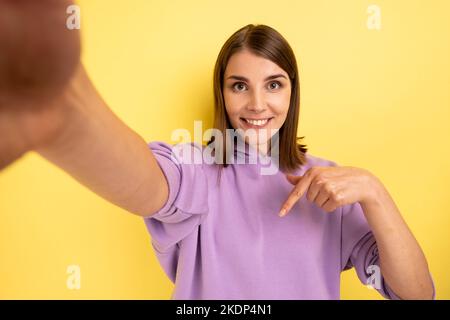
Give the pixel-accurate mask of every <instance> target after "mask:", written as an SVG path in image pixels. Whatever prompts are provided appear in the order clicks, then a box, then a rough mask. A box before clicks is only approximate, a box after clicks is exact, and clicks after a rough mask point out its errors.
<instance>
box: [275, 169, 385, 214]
mask: <svg viewBox="0 0 450 320" xmlns="http://www.w3.org/2000/svg"><path fill="white" fill-rule="evenodd" d="M286 178H287V179H288V181H289V182H290V183H292V184H293V185H295V187H294V189H293V190H292V192H291V193H290V195H289V197H288V199H287V200H286V202H285V203H284V205H283V206H282V208H281V211H280V213H279V216H280V217H283V216H285V215H286V214H287V213H288V212H289V210H290V209H291V208H292V207H293V206H294V204H295V203H296V202H297V201H298V200H299V199H300V198H301V197H302V196H303V195H304V194H305V193H306V198H307V199H308V200H309V201H311V202H314V203H315V204H316V205H317V206H319V207H320V208H322V209H323V210H325V211H326V212H332V211H334V210H336V209H337V208H339V207H341V206H344V205H347V204H352V203H355V202H360V203H361V204H362V203H364V202H369V201H372V200H373V199H375V197H376V186H377V185H378V183H379V180H378V179H377V178H376V177H375V176H374V175H373V174H371V173H370V172H369V171H367V170H365V169H360V168H354V167H312V168H310V169H308V170H307V171H306V172H305V174H304V175H303V176H294V175H286Z"/></svg>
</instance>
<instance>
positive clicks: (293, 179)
mask: <svg viewBox="0 0 450 320" xmlns="http://www.w3.org/2000/svg"><path fill="white" fill-rule="evenodd" d="M302 178H303V176H294V175H292V174H287V175H286V179H287V180H288V181H289V182H290V183H291V184H293V185H294V186H295V185H297V183H299V181H300V180H302Z"/></svg>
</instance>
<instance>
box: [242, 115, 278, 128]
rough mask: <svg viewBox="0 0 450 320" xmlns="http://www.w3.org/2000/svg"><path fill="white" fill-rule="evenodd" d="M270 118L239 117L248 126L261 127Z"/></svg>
mask: <svg viewBox="0 0 450 320" xmlns="http://www.w3.org/2000/svg"><path fill="white" fill-rule="evenodd" d="M272 119H273V117H272V118H265V119H248V118H241V120H242V121H243V122H244V123H245V124H246V125H247V126H248V127H250V128H263V127H265V126H266V125H267V124H268V123H269V122H270V120H272Z"/></svg>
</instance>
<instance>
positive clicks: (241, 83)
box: [232, 82, 246, 91]
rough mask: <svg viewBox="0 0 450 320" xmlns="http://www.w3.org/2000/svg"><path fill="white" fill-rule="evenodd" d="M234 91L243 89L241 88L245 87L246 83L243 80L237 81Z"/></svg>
mask: <svg viewBox="0 0 450 320" xmlns="http://www.w3.org/2000/svg"><path fill="white" fill-rule="evenodd" d="M232 88H233V90H234V91H243V90H241V89H245V88H246V85H245V83H243V82H235V83H234V84H233V86H232Z"/></svg>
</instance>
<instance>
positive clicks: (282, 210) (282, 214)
mask: <svg viewBox="0 0 450 320" xmlns="http://www.w3.org/2000/svg"><path fill="white" fill-rule="evenodd" d="M285 214H286V209H281V211H280V213H279V214H278V215H279V216H280V217H282V216H284V215H285Z"/></svg>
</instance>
